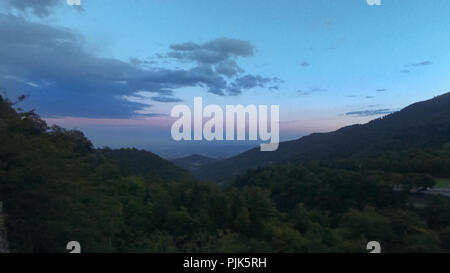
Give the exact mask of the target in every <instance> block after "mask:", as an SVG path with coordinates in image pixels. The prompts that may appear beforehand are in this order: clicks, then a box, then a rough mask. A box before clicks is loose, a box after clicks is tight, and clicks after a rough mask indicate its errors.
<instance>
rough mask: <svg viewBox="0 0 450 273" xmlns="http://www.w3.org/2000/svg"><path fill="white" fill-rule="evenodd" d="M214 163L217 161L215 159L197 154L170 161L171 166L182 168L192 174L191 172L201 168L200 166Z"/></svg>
mask: <svg viewBox="0 0 450 273" xmlns="http://www.w3.org/2000/svg"><path fill="white" fill-rule="evenodd" d="M216 161H217V159H214V158H210V157H206V156H202V155H198V154H194V155H190V156H186V157H182V158H176V159H172V160H171V162H172V163H173V164H175V165H176V166H178V167H180V168H183V169H185V170H188V171H190V172H193V171H195V170H197V169H199V168H201V167H202V166H205V165H208V164H211V163H213V162H216Z"/></svg>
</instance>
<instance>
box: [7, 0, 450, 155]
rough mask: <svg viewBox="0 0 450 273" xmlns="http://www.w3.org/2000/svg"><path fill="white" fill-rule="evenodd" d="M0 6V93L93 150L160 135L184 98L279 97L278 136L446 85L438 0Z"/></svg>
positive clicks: (143, 0) (50, 0) (381, 108)
mask: <svg viewBox="0 0 450 273" xmlns="http://www.w3.org/2000/svg"><path fill="white" fill-rule="evenodd" d="M0 8H1V9H0V26H2V25H3V26H4V27H3V28H1V29H0V34H2V37H6V39H2V40H1V41H0V57H1V58H0V86H2V88H3V90H4V91H3V92H6V94H7V95H9V96H15V95H17V94H21V93H24V94H27V95H28V96H29V99H28V100H27V102H26V103H25V107H28V108H33V109H36V110H37V112H38V113H40V114H41V115H42V116H43V117H45V118H48V121H49V122H55V123H57V124H60V125H62V126H65V127H69V128H77V129H81V130H83V131H84V132H85V133H86V134H87V135H88V136H89V137H90V138H92V139H93V140H94V143H95V144H96V145H98V146H103V145H111V146H114V147H118V146H137V147H145V148H149V149H151V148H152V147H153V146H158V145H159V146H160V145H164V144H167V143H169V141H170V124H171V119H169V118H168V117H167V116H166V115H167V114H169V113H170V109H171V108H172V107H173V106H174V105H176V104H178V103H184V104H188V105H192V103H193V97H194V96H203V98H204V101H205V103H214V104H219V105H222V106H224V105H225V104H279V105H280V115H281V125H280V127H281V132H280V134H281V139H283V140H286V139H292V138H296V137H299V136H302V135H304V134H307V133H311V132H314V131H330V130H334V129H337V128H339V127H342V126H345V125H349V124H353V123H363V122H367V121H368V120H370V119H373V118H376V117H379V116H380V115H381V114H385V113H388V112H390V111H395V110H399V109H401V108H402V107H405V106H407V105H408V104H411V103H413V102H416V101H420V100H425V99H428V98H431V97H433V96H435V95H439V94H442V93H445V92H448V90H449V85H450V78H449V77H448V76H447V75H448V74H449V72H450V47H449V46H448V45H449V44H450V17H449V16H448V11H449V10H450V2H449V1H446V0H433V1H427V0H408V1H399V0H382V5H381V6H369V5H367V3H366V1H365V0H347V1H335V0H304V1H302V0H296V1H293V0H291V1H284V0H282V1H261V0H259V1H256V0H240V1H234V0H214V1H211V0H202V1H197V0H189V1H176V0H170V1H167V0H164V1H163V0H160V1H147V0H126V1H125V0H95V1H94V0H82V8H81V9H80V8H73V7H70V6H68V5H67V4H65V1H63V0H42V1H33V0H22V1H17V0H6V1H4V2H3V3H2V4H0ZM219 71H222V72H219ZM138 91H144V92H139V93H137V92H138ZM138 135H139V136H140V137H137V136H138ZM147 136H148V137H147Z"/></svg>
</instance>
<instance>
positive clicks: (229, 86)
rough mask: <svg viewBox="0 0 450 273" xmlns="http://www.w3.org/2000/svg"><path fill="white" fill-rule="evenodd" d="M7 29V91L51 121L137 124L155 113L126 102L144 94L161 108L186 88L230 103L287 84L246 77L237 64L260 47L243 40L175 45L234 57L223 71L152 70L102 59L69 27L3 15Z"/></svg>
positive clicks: (3, 65) (0, 55)
mask: <svg viewBox="0 0 450 273" xmlns="http://www.w3.org/2000/svg"><path fill="white" fill-rule="evenodd" d="M0 26H2V27H1V28H0V37H2V39H0V60H1V62H0V86H2V87H4V89H5V90H9V94H10V95H12V96H15V95H18V94H27V95H30V99H29V100H28V104H29V106H30V107H31V105H33V106H35V107H36V106H37V107H38V110H39V112H40V113H42V114H43V115H46V116H64V115H67V116H78V117H96V118H105V117H108V118H129V117H134V116H136V115H138V114H141V113H142V109H148V108H149V107H150V106H149V105H148V103H146V102H142V101H129V100H126V99H124V96H133V95H136V93H138V92H139V91H146V92H150V93H152V94H153V98H154V101H158V102H175V101H178V99H177V98H174V97H173V96H172V95H173V94H172V93H173V90H176V89H180V88H186V87H199V88H201V89H204V90H206V91H207V92H210V93H213V94H217V95H221V96H223V95H239V94H241V93H242V92H243V91H244V90H246V89H250V88H254V87H266V86H268V85H269V84H271V83H276V82H279V80H278V79H276V78H266V77H263V76H260V75H252V74H247V75H245V74H244V75H241V73H242V72H243V70H241V69H240V68H239V67H238V66H237V64H236V63H233V62H234V61H235V60H234V58H236V57H237V56H249V55H251V54H253V48H252V47H250V46H249V43H248V42H243V41H239V40H233V39H225V38H222V39H217V40H214V41H212V42H208V43H206V44H203V45H197V46H196V45H195V44H190V45H189V44H179V45H172V48H173V50H175V49H176V50H178V51H181V52H185V51H186V52H191V51H192V50H194V48H196V47H198V46H199V47H200V48H202V49H203V50H210V51H213V52H222V55H224V56H226V58H225V59H223V58H216V60H217V62H218V63H217V65H208V64H203V63H202V62H200V61H192V62H194V63H195V64H194V65H193V67H191V68H184V69H181V68H172V69H169V68H161V67H154V66H152V67H150V66H149V65H145V64H148V61H146V60H144V61H141V60H139V59H137V58H130V60H129V61H128V62H125V61H121V60H117V59H111V58H101V57H98V56H96V55H94V54H93V53H91V52H90V51H89V50H87V49H86V48H85V42H84V40H83V37H82V36H80V35H78V34H77V33H75V32H73V31H71V30H70V29H67V28H58V27H53V26H48V25H45V24H41V23H32V22H29V21H27V20H26V19H24V18H20V17H16V16H13V15H5V14H0ZM189 48H191V50H188V49H189ZM191 53H192V52H191ZM186 58H188V59H189V58H191V57H186ZM201 60H203V57H202V58H201ZM219 65H220V66H222V67H219ZM233 67H234V69H235V70H234V72H233V71H232V69H233ZM218 68H219V70H220V71H219V72H218V71H217V69H218ZM227 69H228V70H227ZM236 74H238V75H236ZM233 75H235V76H233ZM229 77H231V78H229ZM29 83H33V84H32V86H31V85H30V84H29ZM36 86H39V88H36Z"/></svg>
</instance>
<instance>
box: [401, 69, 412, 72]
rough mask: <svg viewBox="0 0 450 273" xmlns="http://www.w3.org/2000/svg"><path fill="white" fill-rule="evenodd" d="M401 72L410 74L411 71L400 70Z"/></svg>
mask: <svg viewBox="0 0 450 273" xmlns="http://www.w3.org/2000/svg"><path fill="white" fill-rule="evenodd" d="M400 72H402V73H409V72H410V71H409V70H408V69H402V70H400Z"/></svg>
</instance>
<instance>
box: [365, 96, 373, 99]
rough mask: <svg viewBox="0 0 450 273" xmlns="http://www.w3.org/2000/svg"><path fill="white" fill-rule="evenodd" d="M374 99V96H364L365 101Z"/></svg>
mask: <svg viewBox="0 0 450 273" xmlns="http://www.w3.org/2000/svg"><path fill="white" fill-rule="evenodd" d="M373 98H375V97H374V96H366V99H373Z"/></svg>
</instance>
